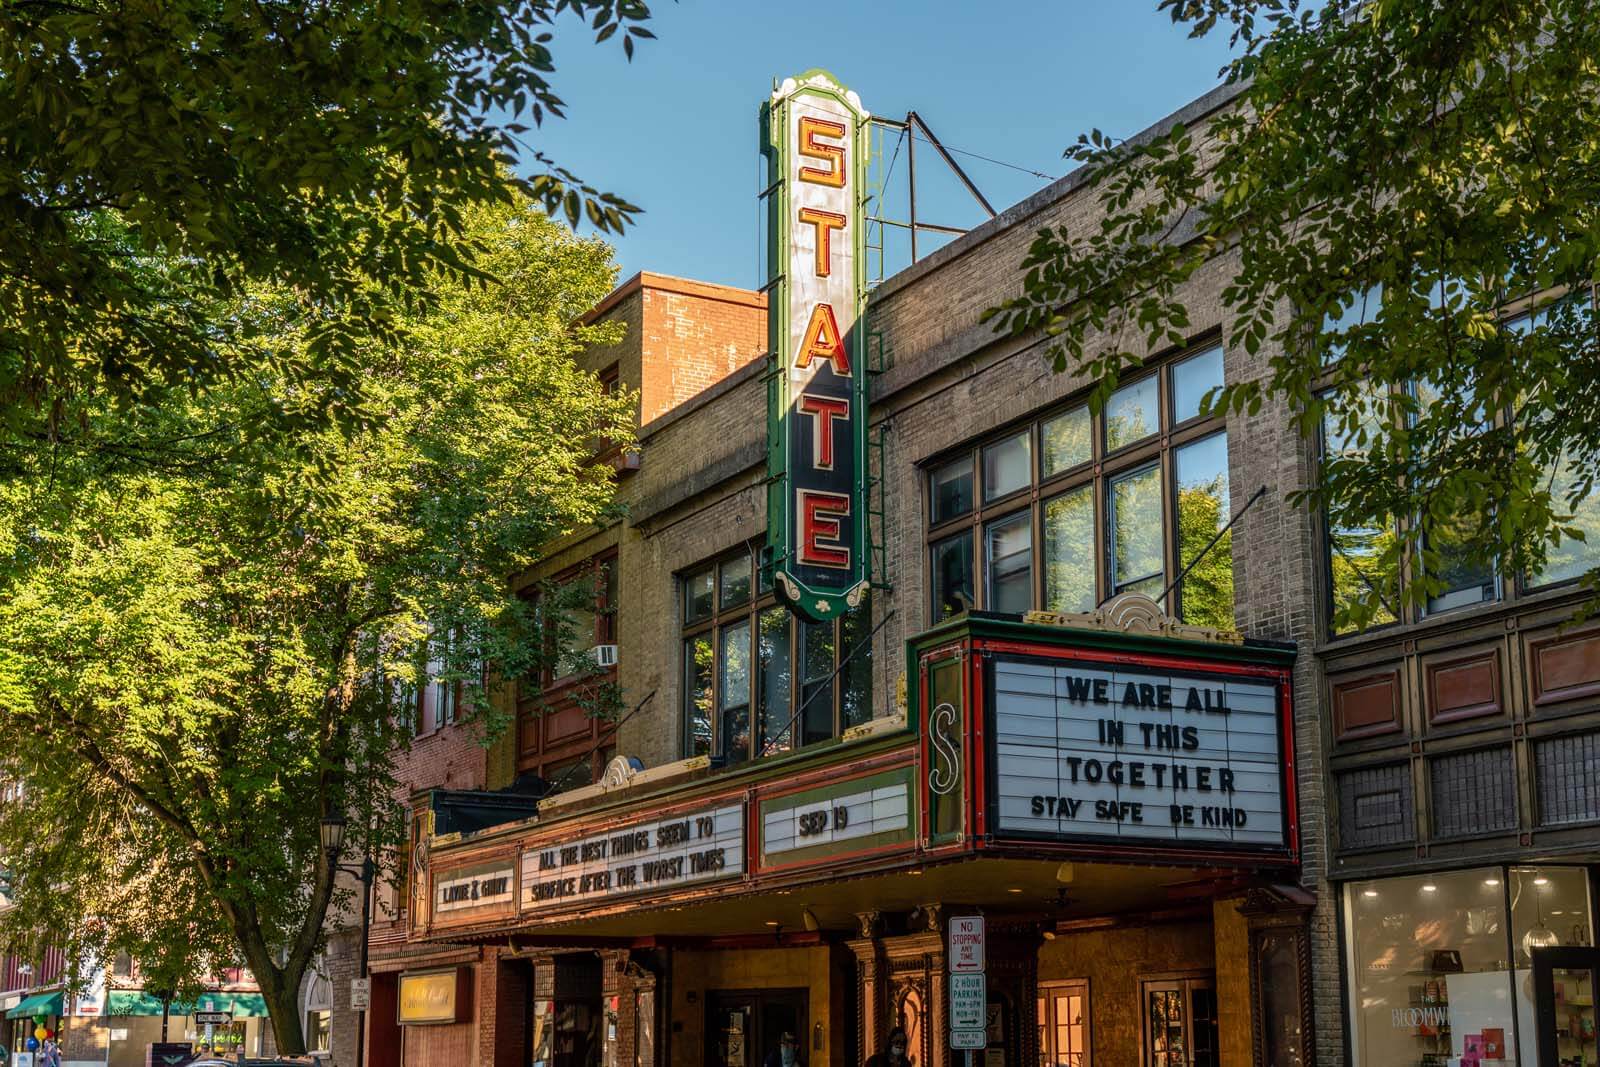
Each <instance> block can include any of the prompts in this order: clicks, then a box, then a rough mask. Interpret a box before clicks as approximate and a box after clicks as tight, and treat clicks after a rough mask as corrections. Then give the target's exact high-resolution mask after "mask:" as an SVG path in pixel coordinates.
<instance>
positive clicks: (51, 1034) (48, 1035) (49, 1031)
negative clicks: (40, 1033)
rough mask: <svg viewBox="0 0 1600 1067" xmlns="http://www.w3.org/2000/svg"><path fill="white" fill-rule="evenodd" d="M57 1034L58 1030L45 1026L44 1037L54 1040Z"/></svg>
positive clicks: (47, 1039)
mask: <svg viewBox="0 0 1600 1067" xmlns="http://www.w3.org/2000/svg"><path fill="white" fill-rule="evenodd" d="M55 1036H56V1032H55V1031H54V1030H52V1029H50V1028H49V1027H48V1026H47V1027H45V1028H44V1039H45V1040H46V1041H49V1040H52V1039H53V1038H54V1037H55Z"/></svg>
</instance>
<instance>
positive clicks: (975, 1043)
mask: <svg viewBox="0 0 1600 1067" xmlns="http://www.w3.org/2000/svg"><path fill="white" fill-rule="evenodd" d="M988 1036H989V1035H988V1034H986V1033H984V1032H983V1031H982V1030H952V1031H950V1047H951V1048H982V1047H983V1046H984V1040H985V1038H987V1037H988Z"/></svg>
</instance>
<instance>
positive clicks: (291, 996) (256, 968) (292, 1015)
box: [233, 916, 321, 1056]
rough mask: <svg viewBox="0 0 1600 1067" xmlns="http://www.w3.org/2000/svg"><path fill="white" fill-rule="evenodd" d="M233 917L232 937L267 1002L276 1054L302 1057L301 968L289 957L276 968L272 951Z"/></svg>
mask: <svg viewBox="0 0 1600 1067" xmlns="http://www.w3.org/2000/svg"><path fill="white" fill-rule="evenodd" d="M233 918H234V923H233V926H234V936H235V937H237V938H238V939H239V948H240V950H241V951H242V952H243V953H244V961H245V963H246V964H247V965H248V966H249V967H250V973H251V974H253V975H254V976H255V979H256V986H257V987H258V988H259V989H260V990H261V999H262V1000H264V1001H266V1003H267V1016H268V1018H269V1019H270V1020H271V1022H272V1038H273V1040H274V1041H275V1042H276V1043H277V1046H278V1048H277V1053H278V1055H280V1056H303V1055H305V1051H306V1034H305V1020H304V1019H302V1018H301V1017H300V983H301V982H302V981H303V980H304V979H305V971H306V968H305V965H304V964H302V965H300V966H299V967H296V966H295V961H294V958H293V957H292V956H291V957H290V958H289V960H288V961H287V964H286V966H284V967H279V966H278V965H277V963H276V962H275V961H274V960H273V958H272V957H273V953H272V950H271V949H270V948H268V947H267V944H266V942H265V941H263V940H262V939H261V937H260V936H259V934H258V932H257V931H256V930H255V929H253V928H251V927H249V926H247V925H246V924H244V923H242V922H239V921H238V917H237V916H234V917H233ZM320 918H321V917H320V916H319V924H320Z"/></svg>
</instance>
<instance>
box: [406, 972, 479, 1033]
mask: <svg viewBox="0 0 1600 1067" xmlns="http://www.w3.org/2000/svg"><path fill="white" fill-rule="evenodd" d="M462 984H463V982H462V977H461V970H460V968H458V967H452V968H450V969H449V970H446V971H425V972H421V973H418V974H402V975H401V976H400V1016H399V1021H400V1023H401V1025H404V1026H418V1025H426V1024H436V1023H453V1022H457V1021H459V1019H460V1016H461V1007H462V996H461V986H462Z"/></svg>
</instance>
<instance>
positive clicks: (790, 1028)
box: [706, 989, 811, 1067]
mask: <svg viewBox="0 0 1600 1067" xmlns="http://www.w3.org/2000/svg"><path fill="white" fill-rule="evenodd" d="M807 1002H808V994H807V992H806V991H805V990H804V989H760V990H730V991H721V990H719V991H715V992H712V993H711V994H710V995H709V996H708V997H707V998H706V1015H707V1018H706V1036H707V1040H706V1067H763V1065H764V1064H766V1063H768V1062H769V1061H770V1062H773V1063H780V1062H782V1060H781V1042H782V1040H783V1035H784V1034H793V1035H794V1039H795V1044H796V1046H797V1050H796V1051H797V1059H798V1061H799V1063H801V1064H804V1063H806V1062H808V1059H809V1056H810V1051H811V1050H810V1048H809V1042H808V1041H807V1039H806V1009H807V1006H808V1003H807Z"/></svg>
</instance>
